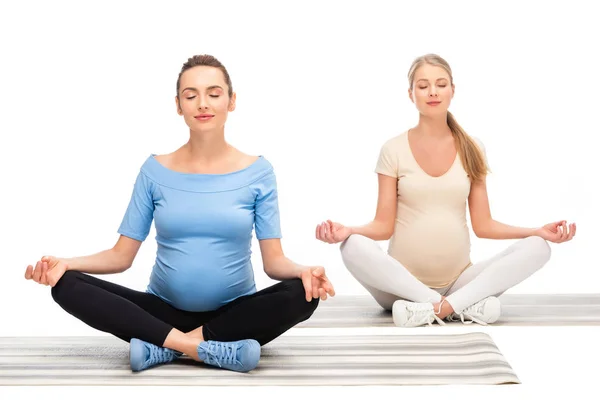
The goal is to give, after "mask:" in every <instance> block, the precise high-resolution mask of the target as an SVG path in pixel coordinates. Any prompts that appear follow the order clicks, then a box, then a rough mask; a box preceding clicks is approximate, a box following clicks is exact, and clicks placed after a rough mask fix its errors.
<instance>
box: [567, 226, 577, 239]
mask: <svg viewBox="0 0 600 400" xmlns="http://www.w3.org/2000/svg"><path fill="white" fill-rule="evenodd" d="M573 236H575V224H571V225H569V236H568V237H567V240H571V239H573Z"/></svg>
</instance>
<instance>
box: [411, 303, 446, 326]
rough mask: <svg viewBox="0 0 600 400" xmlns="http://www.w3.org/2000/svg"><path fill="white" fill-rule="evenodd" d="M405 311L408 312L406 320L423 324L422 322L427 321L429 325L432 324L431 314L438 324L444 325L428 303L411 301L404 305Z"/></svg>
mask: <svg viewBox="0 0 600 400" xmlns="http://www.w3.org/2000/svg"><path fill="white" fill-rule="evenodd" d="M406 311H408V312H409V313H410V314H409V316H408V321H407V322H414V323H415V324H416V325H423V322H427V324H429V325H433V320H432V319H431V316H433V318H434V319H435V320H436V321H437V322H438V323H439V324H440V325H446V324H445V323H444V321H442V320H441V319H440V318H439V317H438V316H437V315H435V312H434V311H433V309H432V308H431V304H429V303H412V304H409V305H407V306H406Z"/></svg>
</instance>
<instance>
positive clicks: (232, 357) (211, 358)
mask: <svg viewBox="0 0 600 400" xmlns="http://www.w3.org/2000/svg"><path fill="white" fill-rule="evenodd" d="M201 348H202V350H204V352H205V353H206V361H208V362H209V363H215V364H217V365H218V366H219V367H222V366H223V365H222V364H221V363H223V364H240V363H239V361H237V359H236V355H237V349H238V347H237V345H235V344H228V343H224V342H210V343H209V344H208V346H207V347H201ZM206 361H205V362H206Z"/></svg>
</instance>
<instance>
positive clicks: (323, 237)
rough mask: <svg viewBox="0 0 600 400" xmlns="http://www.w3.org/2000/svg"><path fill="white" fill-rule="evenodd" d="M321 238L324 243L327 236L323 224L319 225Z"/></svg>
mask: <svg viewBox="0 0 600 400" xmlns="http://www.w3.org/2000/svg"><path fill="white" fill-rule="evenodd" d="M318 229H319V237H320V238H321V240H322V241H325V235H324V234H323V223H320V224H319V228H318Z"/></svg>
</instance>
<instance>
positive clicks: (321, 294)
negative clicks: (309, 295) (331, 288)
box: [319, 288, 327, 301]
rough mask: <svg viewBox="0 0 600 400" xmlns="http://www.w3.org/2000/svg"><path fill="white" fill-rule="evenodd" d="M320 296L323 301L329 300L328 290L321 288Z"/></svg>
mask: <svg viewBox="0 0 600 400" xmlns="http://www.w3.org/2000/svg"><path fill="white" fill-rule="evenodd" d="M319 297H321V300H323V301H325V300H327V292H326V291H325V289H323V288H319Z"/></svg>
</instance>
